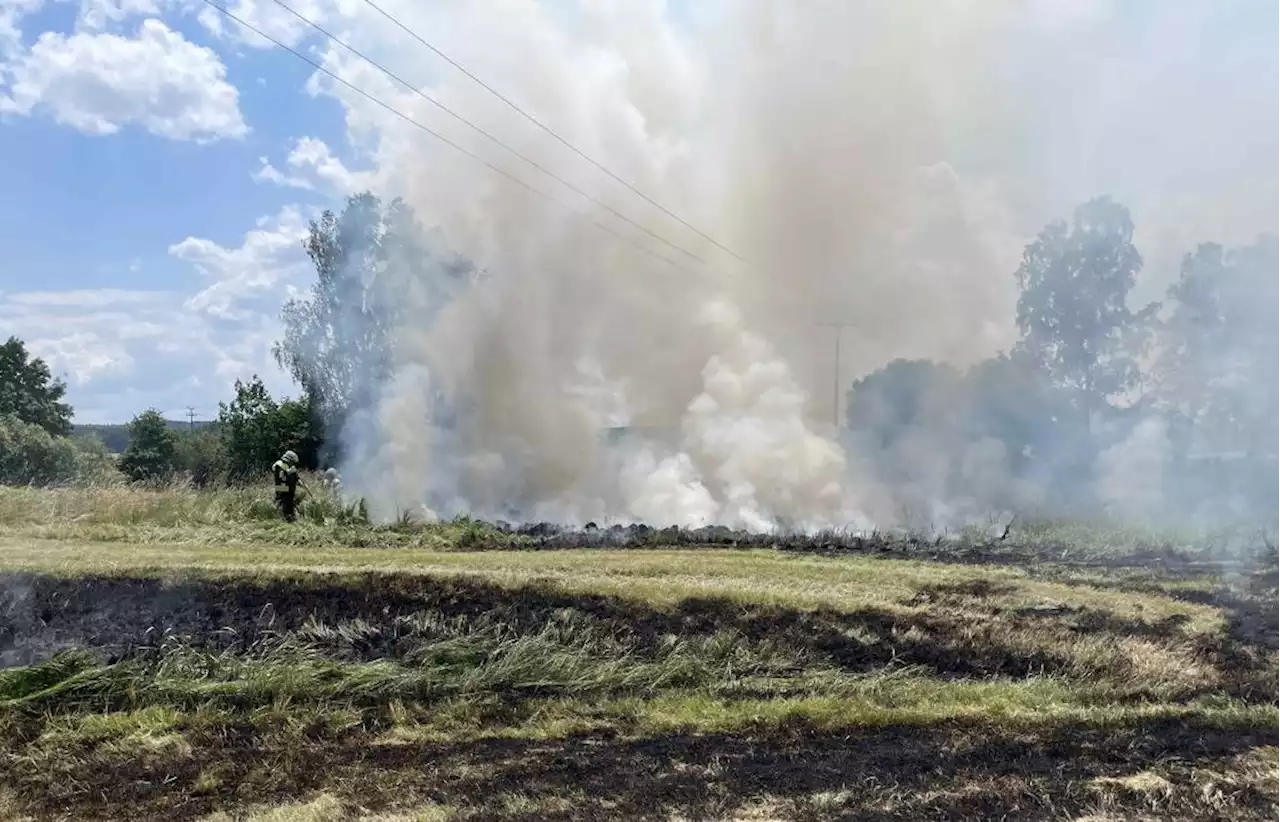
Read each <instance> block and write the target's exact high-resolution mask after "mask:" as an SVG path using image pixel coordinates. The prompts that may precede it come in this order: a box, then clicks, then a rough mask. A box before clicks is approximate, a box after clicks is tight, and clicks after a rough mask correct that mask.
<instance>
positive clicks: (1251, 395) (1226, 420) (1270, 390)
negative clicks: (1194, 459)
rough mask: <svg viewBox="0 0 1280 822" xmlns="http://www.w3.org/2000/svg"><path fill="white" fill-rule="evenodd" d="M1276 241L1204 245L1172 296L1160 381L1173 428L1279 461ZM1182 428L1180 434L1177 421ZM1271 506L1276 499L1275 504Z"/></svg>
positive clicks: (1212, 445) (1206, 446)
mask: <svg viewBox="0 0 1280 822" xmlns="http://www.w3.org/2000/svg"><path fill="white" fill-rule="evenodd" d="M1277 270H1280V244H1278V242H1277V237H1276V235H1274V234H1267V235H1263V236H1262V237H1259V238H1258V239H1257V241H1256V242H1255V243H1254V244H1253V245H1250V246H1247V247H1245V248H1240V249H1236V250H1227V249H1224V248H1223V247H1222V246H1220V245H1218V244H1216V243H1203V244H1201V245H1200V246H1199V247H1198V248H1197V249H1196V250H1195V252H1194V253H1191V254H1188V255H1187V256H1186V257H1185V258H1184V259H1183V262H1182V269H1181V274H1180V277H1179V279H1178V281H1177V282H1176V283H1174V284H1173V285H1172V286H1171V287H1170V288H1169V292H1168V303H1169V305H1170V313H1169V317H1168V319H1167V320H1166V321H1165V322H1164V324H1163V325H1162V327H1161V329H1160V353H1159V356H1158V358H1157V360H1156V367H1155V374H1156V381H1157V386H1158V393H1159V398H1160V400H1161V404H1162V405H1163V406H1164V408H1165V409H1166V410H1167V411H1168V412H1169V413H1170V414H1172V415H1176V418H1178V419H1176V420H1175V427H1176V428H1179V429H1180V430H1182V431H1183V432H1185V436H1187V437H1188V438H1190V437H1192V436H1193V437H1194V439H1195V440H1196V441H1197V444H1198V446H1199V449H1200V450H1204V451H1210V452H1230V451H1239V452H1251V453H1257V454H1275V453H1276V450H1277V416H1278V414H1280V396H1278V394H1280V390H1278V388H1277V380H1276V373H1277V371H1280V355H1278V353H1277V351H1278V349H1277V345H1276V338H1277V320H1276V304H1277V302H1280V286H1278V285H1277V283H1278V279H1280V278H1277V275H1276V272H1277ZM1179 421H1180V422H1183V423H1184V425H1183V426H1181V427H1178V426H1176V422H1179ZM1273 502H1274V500H1273Z"/></svg>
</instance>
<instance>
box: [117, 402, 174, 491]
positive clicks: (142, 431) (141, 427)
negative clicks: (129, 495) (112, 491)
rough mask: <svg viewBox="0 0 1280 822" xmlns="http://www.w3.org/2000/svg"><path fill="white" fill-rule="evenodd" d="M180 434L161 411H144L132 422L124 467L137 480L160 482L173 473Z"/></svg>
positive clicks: (129, 476) (122, 464) (121, 469)
mask: <svg viewBox="0 0 1280 822" xmlns="http://www.w3.org/2000/svg"><path fill="white" fill-rule="evenodd" d="M176 453H177V437H176V436H175V435H174V433H173V431H171V430H170V429H169V423H168V422H166V421H165V418H164V417H163V416H161V414H160V412H159V411H156V410H155V409H150V410H147V411H143V412H142V413H141V414H139V415H138V416H136V417H134V418H133V422H131V423H129V448H128V449H127V450H126V451H125V452H124V456H123V457H121V458H120V471H121V473H123V474H124V475H125V476H126V477H128V478H129V479H131V480H133V481H134V482H156V481H163V480H167V479H169V478H170V477H172V476H173V471H174V467H175V465H176Z"/></svg>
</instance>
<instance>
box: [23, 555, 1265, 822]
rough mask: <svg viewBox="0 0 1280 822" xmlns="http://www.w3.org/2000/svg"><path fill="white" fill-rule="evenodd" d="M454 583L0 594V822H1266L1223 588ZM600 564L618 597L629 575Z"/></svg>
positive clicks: (901, 580) (112, 578) (185, 584)
mask: <svg viewBox="0 0 1280 822" xmlns="http://www.w3.org/2000/svg"><path fill="white" fill-rule="evenodd" d="M673 553H674V554H675V555H676V556H683V557H686V558H689V559H692V555H691V554H689V553H688V552H673ZM643 554H644V552H631V553H629V554H628V557H637V556H639V555H643ZM470 556H472V557H475V558H478V559H473V560H472V561H471V564H470V565H465V566H463V567H464V568H465V569H467V570H469V573H460V574H453V575H444V576H441V575H438V574H424V573H409V572H406V571H404V570H401V571H395V572H389V571H381V572H373V571H359V572H356V571H350V570H347V571H342V572H303V571H298V570H288V571H281V570H274V571H269V570H265V569H259V570H258V571H256V572H253V573H245V572H239V573H231V572H211V571H207V570H205V571H184V572H179V571H177V570H174V569H169V570H165V571H163V572H155V571H152V572H146V573H139V572H137V571H116V572H111V573H105V572H103V571H101V570H99V571H96V572H93V573H88V572H85V571H77V572H74V573H72V572H69V571H68V572H64V573H60V574H50V573H38V572H21V571H11V572H8V573H7V574H6V575H5V576H4V578H3V585H2V586H0V590H3V592H4V594H3V596H4V601H3V607H2V608H0V613H3V615H4V621H3V625H2V626H0V627H2V629H3V632H2V633H0V653H3V654H4V655H5V656H6V658H7V660H8V664H9V665H10V666H13V667H9V668H7V669H5V670H3V671H0V700H3V702H2V703H0V722H2V723H3V731H4V733H3V739H4V740H5V741H4V747H3V754H2V755H3V760H2V761H3V769H2V773H3V784H4V787H5V789H6V790H7V801H8V802H9V804H10V805H11V807H12V808H13V812H14V813H15V814H18V813H22V814H28V815H30V816H32V817H33V818H102V819H116V818H124V817H127V818H133V819H188V818H190V819H199V818H206V817H207V818H216V819H239V818H261V819H280V820H287V819H297V820H327V819H334V820H337V819H355V818H375V819H376V818H382V819H388V820H390V819H419V818H421V819H466V820H470V819H495V820H499V819H500V820H532V819H565V820H586V819H676V818H682V819H796V820H808V819H839V818H847V819H870V820H889V819H894V820H899V819H901V820H906V819H920V818H931V819H979V818H1005V819H1085V818H1096V819H1120V818H1125V819H1132V818H1143V819H1180V820H1198V819H1264V818H1268V819H1269V818H1274V811H1275V803H1276V799H1277V798H1276V792H1275V778H1276V771H1275V760H1276V754H1275V749H1274V745H1275V742H1276V734H1277V720H1276V679H1275V670H1276V647H1275V643H1274V637H1273V636H1268V635H1266V634H1265V633H1259V632H1257V631H1250V630H1246V629H1244V628H1243V627H1242V625H1244V624H1245V622H1246V620H1244V619H1242V618H1241V617H1240V614H1244V613H1249V614H1252V613H1254V611H1256V610H1257V609H1258V608H1262V607H1264V606H1263V605H1262V604H1260V603H1264V602H1265V601H1266V600H1265V599H1262V598H1258V597H1252V596H1251V595H1250V594H1249V593H1248V592H1247V591H1246V590H1241V591H1235V589H1233V588H1232V587H1231V586H1230V585H1227V584H1226V583H1223V584H1222V585H1221V586H1220V587H1219V588H1213V587H1212V586H1208V585H1207V583H1205V584H1200V585H1199V587H1189V588H1185V589H1183V590H1184V591H1195V592H1197V593H1195V594H1192V595H1190V600H1192V601H1187V600H1180V599H1178V598H1176V597H1174V596H1171V595H1169V594H1168V593H1167V592H1166V593H1157V592H1156V590H1155V589H1152V590H1140V589H1142V588H1143V586H1146V585H1148V584H1149V583H1150V584H1155V585H1156V588H1157V589H1159V584H1160V581H1156V583H1151V581H1149V580H1148V581H1147V582H1142V583H1141V584H1139V583H1138V582H1136V581H1135V580H1132V579H1129V580H1127V584H1129V588H1130V589H1132V590H1130V589H1126V588H1125V587H1124V584H1121V585H1120V586H1119V587H1116V586H1115V585H1112V583H1116V580H1114V579H1112V580H1109V581H1108V580H1102V579H1099V580H1097V581H1098V582H1099V586H1098V587H1094V586H1092V585H1091V584H1090V582H1089V578H1088V577H1079V578H1073V579H1072V580H1071V581H1070V584H1068V583H1064V582H1061V581H1055V582H1048V581H1045V580H1043V579H1039V578H1037V577H1036V575H1034V574H1031V573H1028V572H1025V571H1018V572H1017V573H1015V572H1014V571H1012V570H1010V569H1003V570H1004V573H994V574H990V575H988V576H983V575H982V569H980V568H963V569H961V571H962V572H960V573H952V572H950V571H948V570H947V569H946V568H945V567H941V566H935V565H934V564H928V563H915V564H912V563H899V562H895V561H890V560H870V559H863V560H861V561H860V562H861V563H862V565H858V566H857V567H858V568H861V569H863V570H864V572H865V573H866V574H867V575H870V576H872V577H873V580H872V582H873V584H872V587H870V588H866V589H852V588H846V587H842V585H843V583H841V582H840V580H839V578H838V575H834V574H833V573H832V569H833V568H834V567H836V566H839V565H842V564H845V563H847V562H849V561H848V560H827V559H822V560H817V559H815V560H800V562H803V563H810V564H806V565H802V566H800V567H799V568H797V566H796V565H795V563H796V562H797V560H796V559H795V558H791V559H788V558H786V557H781V556H775V557H773V558H772V559H767V558H765V557H761V556H757V555H756V554H750V553H749V554H733V555H728V556H723V555H718V554H715V553H710V554H708V555H707V560H708V561H707V562H706V563H704V564H703V565H702V567H701V568H700V570H699V573H701V574H704V575H707V576H714V575H715V574H716V573H717V571H718V569H719V568H720V566H719V565H717V562H724V563H732V562H739V563H744V564H745V567H746V568H748V569H750V571H751V572H752V573H765V572H767V571H768V568H769V567H772V569H773V572H774V573H775V574H776V576H777V577H778V578H779V579H780V580H785V579H787V575H788V574H792V575H795V574H799V575H800V578H801V579H806V580H807V579H813V580H819V579H825V580H826V581H827V584H830V585H833V586H835V588H834V590H835V593H834V594H831V593H830V592H828V595H827V596H826V597H825V598H824V597H819V598H818V599H817V600H814V599H812V598H808V597H804V596H800V595H799V594H796V595H794V596H790V597H788V596H773V597H766V596H761V597H756V598H755V599H752V598H751V597H746V598H744V597H725V596H719V595H714V594H704V595H701V596H697V595H689V591H690V590H692V589H696V588H697V586H695V585H693V583H692V582H690V580H689V576H690V573H691V572H690V571H689V570H688V569H679V568H675V567H673V562H672V559H671V557H670V556H666V558H665V560H664V562H665V565H666V567H667V568H669V569H671V570H672V580H671V582H672V584H677V583H678V584H679V585H682V586H683V587H682V588H680V589H679V590H680V591H681V594H680V595H679V596H674V597H653V596H649V595H648V593H646V592H651V591H652V589H647V588H644V587H643V586H640V587H638V588H636V589H634V590H631V591H628V592H625V594H620V593H599V592H592V591H591V590H590V589H589V584H588V582H587V581H584V578H583V577H578V578H573V577H572V576H570V577H569V578H568V579H567V580H556V579H544V580H537V579H521V578H519V577H512V576H510V575H503V574H499V573H497V571H496V570H495V569H496V567H497V566H493V567H491V566H488V565H486V564H485V563H484V562H481V561H480V559H483V558H484V555H480V554H476V555H470ZM503 556H506V557H507V558H511V557H512V556H514V555H511V554H506V555H503ZM573 556H574V555H572V554H568V553H566V554H564V559H565V560H566V561H567V560H569V559H571V558H572V557H573ZM611 556H612V555H610V554H607V553H604V552H594V553H586V554H582V555H580V556H578V558H577V559H576V560H575V561H574V563H573V564H572V565H568V566H566V567H570V568H576V569H577V570H578V571H579V572H581V571H583V570H584V568H585V567H586V566H589V565H590V563H591V562H592V561H593V560H592V559H589V557H591V558H597V559H596V560H595V561H596V562H606V561H607V560H609V558H610V557H611ZM616 561H617V563H619V564H617V565H615V566H613V567H612V571H613V573H615V574H618V575H620V576H621V578H622V579H623V580H625V579H628V578H637V577H639V578H645V574H648V573H652V572H653V570H654V569H653V568H651V567H648V566H643V565H641V566H637V565H636V564H635V561H634V560H631V561H628V562H623V561H622V560H621V559H617V560H616ZM769 563H773V565H772V566H770V565H769ZM606 564H607V562H606ZM660 564H661V563H660ZM811 564H816V565H811ZM886 567H887V568H889V569H891V570H888V571H886V570H885V568H886ZM876 569H879V572H880V573H884V574H888V575H889V576H892V577H893V578H895V579H897V580H898V582H897V584H896V585H887V584H885V583H884V581H883V580H879V581H877V580H876V578H875V577H874V574H875V572H876ZM554 570H555V566H554V564H552V566H551V571H550V573H554ZM598 570H599V569H597V571H598ZM642 571H643V572H644V573H641V572H642ZM628 573H629V574H631V577H628ZM806 574H812V577H810V576H805V575H806ZM594 579H595V581H596V582H599V580H600V579H601V577H595V578H594ZM793 582H794V580H793ZM1121 582H1122V583H1124V582H1125V581H1124V580H1122V581H1121ZM1201 582H1202V583H1203V581H1201ZM1104 583H1105V584H1104ZM814 584H820V583H816V582H815V583H814ZM1107 585H1111V587H1107ZM606 587H608V586H606ZM615 587H622V586H615ZM783 587H784V590H792V589H793V587H798V586H788V585H785V584H784V586H783ZM859 591H861V592H862V595H860V596H859V595H856V594H857V593H858V592H859ZM872 591H874V592H875V595H871V592H872ZM1233 592H1234V593H1233ZM1228 596H1234V597H1236V599H1234V600H1231V599H1228ZM1197 600H1198V601H1197ZM1272 607H1274V602H1273V603H1272ZM1233 609H1234V610H1233ZM1233 613H1234V614H1235V615H1234V616H1233ZM219 814H221V815H220V816H219ZM255 814H256V816H255Z"/></svg>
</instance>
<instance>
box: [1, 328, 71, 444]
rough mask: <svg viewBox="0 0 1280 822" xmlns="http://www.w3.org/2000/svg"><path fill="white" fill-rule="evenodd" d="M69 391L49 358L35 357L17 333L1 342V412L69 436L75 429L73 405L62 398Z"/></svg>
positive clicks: (56, 433)
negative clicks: (51, 369) (53, 371)
mask: <svg viewBox="0 0 1280 822" xmlns="http://www.w3.org/2000/svg"><path fill="white" fill-rule="evenodd" d="M66 392H67V386H66V383H64V382H63V381H62V380H56V379H53V378H52V377H51V375H50V373H49V366H48V365H46V364H45V361H44V360H42V359H40V358H39V357H31V356H30V355H29V354H28V353H27V348H26V346H25V345H23V343H22V341H21V340H19V339H18V338H17V337H10V338H9V339H8V341H7V342H5V343H4V344H3V345H0V416H12V417H16V418H17V419H19V420H21V421H22V422H25V423H30V424H31V425H38V426H40V427H41V428H43V429H44V430H45V431H47V432H48V433H50V434H52V435H54V436H66V435H68V434H70V433H71V406H70V405H67V404H66V403H64V402H61V400H62V397H63V395H64V394H66Z"/></svg>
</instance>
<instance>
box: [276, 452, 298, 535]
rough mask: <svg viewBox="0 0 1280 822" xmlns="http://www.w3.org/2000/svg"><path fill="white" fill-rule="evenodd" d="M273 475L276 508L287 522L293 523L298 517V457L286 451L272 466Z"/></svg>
mask: <svg viewBox="0 0 1280 822" xmlns="http://www.w3.org/2000/svg"><path fill="white" fill-rule="evenodd" d="M271 475H272V477H273V479H274V480H275V485H276V507H277V508H279V509H280V513H281V515H283V516H284V519H285V522H293V520H294V517H295V516H296V515H297V492H298V455H297V454H295V453H294V452H293V451H285V452H284V456H282V457H280V459H278V460H276V462H275V464H274V465H272V466H271Z"/></svg>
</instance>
